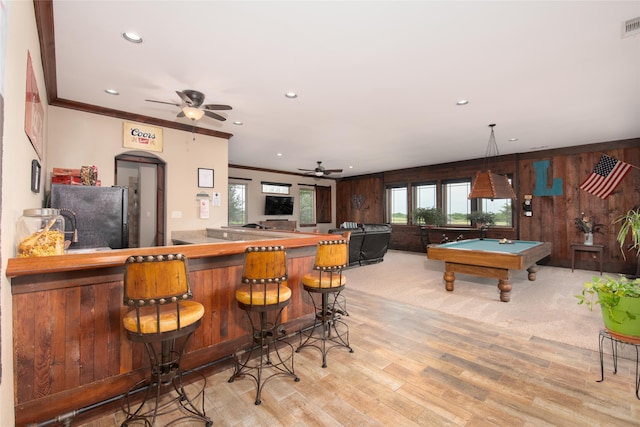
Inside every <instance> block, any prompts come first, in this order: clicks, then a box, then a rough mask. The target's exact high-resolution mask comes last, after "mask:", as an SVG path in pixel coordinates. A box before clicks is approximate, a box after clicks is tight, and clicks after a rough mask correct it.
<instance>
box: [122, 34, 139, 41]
mask: <svg viewBox="0 0 640 427" xmlns="http://www.w3.org/2000/svg"><path fill="white" fill-rule="evenodd" d="M122 37H124V39H125V40H126V41H128V42H131V43H142V37H140V36H139V35H138V34H136V33H131V32H125V33H122Z"/></svg>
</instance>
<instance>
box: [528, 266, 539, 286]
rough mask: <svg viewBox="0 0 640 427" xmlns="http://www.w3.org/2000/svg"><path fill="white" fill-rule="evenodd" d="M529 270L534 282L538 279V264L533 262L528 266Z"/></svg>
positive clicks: (531, 279)
mask: <svg viewBox="0 0 640 427" xmlns="http://www.w3.org/2000/svg"><path fill="white" fill-rule="evenodd" d="M527 271H528V272H529V280H530V281H532V282H533V281H534V280H536V273H537V272H538V266H537V265H536V264H533V265H532V266H531V267H529V268H527Z"/></svg>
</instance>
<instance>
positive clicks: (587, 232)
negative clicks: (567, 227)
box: [575, 212, 602, 245]
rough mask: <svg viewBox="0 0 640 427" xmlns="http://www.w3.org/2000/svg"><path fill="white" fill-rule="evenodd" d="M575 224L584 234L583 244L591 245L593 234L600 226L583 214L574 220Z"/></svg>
mask: <svg viewBox="0 0 640 427" xmlns="http://www.w3.org/2000/svg"><path fill="white" fill-rule="evenodd" d="M575 223H576V227H577V228H578V230H580V231H582V232H583V233H584V244H585V245H593V233H595V232H596V231H598V229H599V228H600V227H601V226H602V224H596V221H595V220H594V219H593V218H592V217H590V216H589V215H586V214H585V213H584V212H581V213H580V216H579V217H578V218H576V219H575Z"/></svg>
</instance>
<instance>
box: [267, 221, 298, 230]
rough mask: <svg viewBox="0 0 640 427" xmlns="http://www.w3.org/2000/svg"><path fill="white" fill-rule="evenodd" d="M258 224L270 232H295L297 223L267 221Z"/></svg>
mask: <svg viewBox="0 0 640 427" xmlns="http://www.w3.org/2000/svg"><path fill="white" fill-rule="evenodd" d="M258 224H260V225H262V226H264V227H266V228H269V229H272V230H284V231H296V227H297V226H298V221H289V220H286V219H268V220H266V221H260V222H258Z"/></svg>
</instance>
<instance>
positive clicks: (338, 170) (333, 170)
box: [324, 169, 342, 173]
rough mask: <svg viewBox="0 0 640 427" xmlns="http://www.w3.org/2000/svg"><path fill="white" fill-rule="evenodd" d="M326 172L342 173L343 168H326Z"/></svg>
mask: <svg viewBox="0 0 640 427" xmlns="http://www.w3.org/2000/svg"><path fill="white" fill-rule="evenodd" d="M324 171H325V172H331V173H342V169H325V170H324Z"/></svg>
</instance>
